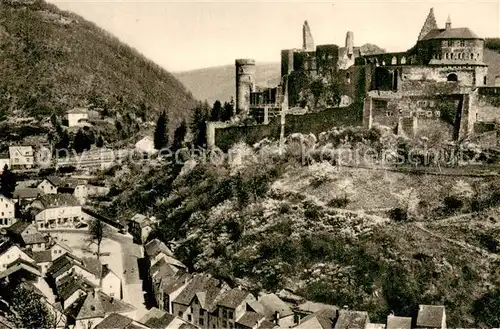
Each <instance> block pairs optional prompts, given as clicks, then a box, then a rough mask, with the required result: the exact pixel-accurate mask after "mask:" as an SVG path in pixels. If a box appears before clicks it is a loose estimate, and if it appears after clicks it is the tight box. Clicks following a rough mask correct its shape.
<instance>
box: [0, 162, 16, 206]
mask: <svg viewBox="0 0 500 329" xmlns="http://www.w3.org/2000/svg"><path fill="white" fill-rule="evenodd" d="M2 169H3V168H2ZM0 199H5V201H7V202H9V203H12V204H13V203H14V201H12V199H11V198H7V197H6V196H5V195H3V194H0Z"/></svg>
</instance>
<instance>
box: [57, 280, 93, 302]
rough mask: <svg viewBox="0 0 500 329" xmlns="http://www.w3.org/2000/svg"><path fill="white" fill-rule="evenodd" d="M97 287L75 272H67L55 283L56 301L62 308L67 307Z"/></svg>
mask: <svg viewBox="0 0 500 329" xmlns="http://www.w3.org/2000/svg"><path fill="white" fill-rule="evenodd" d="M95 288H97V286H96V285H94V284H93V283H92V282H90V281H88V280H87V279H85V278H84V277H82V276H79V275H76V274H67V275H66V276H64V277H63V278H61V280H60V281H59V282H58V283H57V286H56V288H55V292H56V296H57V301H58V302H59V303H60V304H61V306H62V308H63V309H66V308H68V307H69V306H71V304H73V303H74V302H76V300H77V299H78V298H80V297H82V296H83V295H85V294H87V293H89V292H92V291H94V289H95Z"/></svg>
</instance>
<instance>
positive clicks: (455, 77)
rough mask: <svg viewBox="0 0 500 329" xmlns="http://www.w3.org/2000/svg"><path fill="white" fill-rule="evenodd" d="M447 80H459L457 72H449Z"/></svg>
mask: <svg viewBox="0 0 500 329" xmlns="http://www.w3.org/2000/svg"><path fill="white" fill-rule="evenodd" d="M446 80H447V81H450V82H457V81H458V77H457V75H456V74H455V73H451V74H448V77H447V78H446Z"/></svg>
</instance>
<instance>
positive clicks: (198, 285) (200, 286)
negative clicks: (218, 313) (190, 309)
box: [173, 274, 220, 305]
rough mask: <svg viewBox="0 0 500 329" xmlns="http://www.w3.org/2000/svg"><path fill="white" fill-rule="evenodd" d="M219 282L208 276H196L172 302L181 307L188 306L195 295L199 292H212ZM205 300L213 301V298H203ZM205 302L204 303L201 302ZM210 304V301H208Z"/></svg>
mask: <svg viewBox="0 0 500 329" xmlns="http://www.w3.org/2000/svg"><path fill="white" fill-rule="evenodd" d="M219 284H220V281H219V280H217V279H214V278H212V277H210V276H208V275H204V274H197V275H195V276H194V277H193V279H192V280H191V281H190V282H189V283H188V285H187V286H186V287H185V288H184V289H183V290H182V291H181V293H180V294H179V296H177V298H176V299H175V300H174V301H173V302H174V303H178V304H182V305H190V304H191V301H192V300H193V298H194V297H195V295H196V294H197V293H200V292H205V293H207V292H210V293H212V292H214V290H215V289H214V288H216V287H218V286H219ZM205 297H206V298H207V299H214V298H215V296H213V297H212V296H205ZM203 302H205V301H203ZM208 303H210V301H208Z"/></svg>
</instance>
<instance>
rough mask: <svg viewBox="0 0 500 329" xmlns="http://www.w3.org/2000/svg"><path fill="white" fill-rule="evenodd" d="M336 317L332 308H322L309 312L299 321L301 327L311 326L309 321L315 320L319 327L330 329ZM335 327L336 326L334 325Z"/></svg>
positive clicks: (335, 312) (357, 328)
mask: <svg viewBox="0 0 500 329" xmlns="http://www.w3.org/2000/svg"><path fill="white" fill-rule="evenodd" d="M336 319H337V311H336V310H333V309H322V310H319V311H317V312H315V313H313V314H309V315H308V316H306V317H305V318H303V319H302V320H301V321H300V323H301V325H300V327H301V328H308V327H309V326H311V325H310V324H309V323H310V322H312V321H315V322H316V323H317V324H319V325H320V327H321V328H323V329H331V328H333V324H334V323H335V320H336ZM335 328H336V326H335ZM352 328H353V329H354V328H356V329H359V328H363V327H352Z"/></svg>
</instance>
